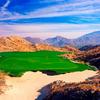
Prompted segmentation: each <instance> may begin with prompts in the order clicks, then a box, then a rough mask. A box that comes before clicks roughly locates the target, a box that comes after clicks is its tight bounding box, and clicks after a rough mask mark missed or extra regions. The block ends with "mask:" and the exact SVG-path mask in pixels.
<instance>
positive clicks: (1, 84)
mask: <svg viewBox="0 0 100 100" xmlns="http://www.w3.org/2000/svg"><path fill="white" fill-rule="evenodd" d="M5 75H6V74H5V73H2V72H0V94H2V93H4V89H5V87H6V82H5Z"/></svg>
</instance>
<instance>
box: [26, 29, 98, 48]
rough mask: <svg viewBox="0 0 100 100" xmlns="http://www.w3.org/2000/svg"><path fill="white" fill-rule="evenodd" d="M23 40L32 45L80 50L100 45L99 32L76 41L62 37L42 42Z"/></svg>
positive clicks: (38, 40) (40, 40) (32, 39)
mask: <svg viewBox="0 0 100 100" xmlns="http://www.w3.org/2000/svg"><path fill="white" fill-rule="evenodd" d="M25 39H26V40H27V41H29V42H31V43H33V44H35V43H39V44H40V43H42V44H43V43H44V44H49V45H53V46H57V47H63V46H66V45H71V46H75V47H78V48H81V47H84V46H89V45H91V46H96V45H100V31H95V32H92V33H88V34H86V35H83V36H81V37H79V38H76V39H67V38H65V37H62V36H56V37H53V38H48V39H45V40H42V39H40V38H32V37H25Z"/></svg>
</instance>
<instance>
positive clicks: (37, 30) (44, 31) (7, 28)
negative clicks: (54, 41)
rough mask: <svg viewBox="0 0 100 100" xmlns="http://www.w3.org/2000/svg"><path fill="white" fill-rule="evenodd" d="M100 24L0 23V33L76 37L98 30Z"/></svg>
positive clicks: (43, 36) (42, 36)
mask: <svg viewBox="0 0 100 100" xmlns="http://www.w3.org/2000/svg"><path fill="white" fill-rule="evenodd" d="M99 29H100V24H80V25H76V24H18V25H0V33H1V34H0V35H22V36H33V37H40V38H47V37H51V36H52V37H53V36H57V35H61V36H65V37H67V38H77V37H79V36H81V35H84V34H87V33H90V32H93V31H99Z"/></svg>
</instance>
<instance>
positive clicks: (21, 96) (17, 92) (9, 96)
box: [0, 70, 97, 100]
mask: <svg viewBox="0 0 100 100" xmlns="http://www.w3.org/2000/svg"><path fill="white" fill-rule="evenodd" d="M96 73H97V72H96V71H90V70H86V71H83V72H73V73H66V74H62V75H55V76H48V75H46V74H43V73H41V72H26V73H25V74H24V75H23V76H22V77H8V76H7V77H6V84H7V85H8V86H9V87H8V88H7V90H6V91H5V94H2V95H0V100H37V97H38V96H39V95H40V92H39V91H40V89H41V88H43V87H45V86H46V85H48V84H50V83H52V82H54V81H57V80H63V81H65V82H82V81H84V80H85V79H87V78H89V77H92V76H94V75H96ZM42 92H43V94H46V93H45V92H46V90H45V89H44V90H43V91H42ZM43 96H44V95H42V96H40V97H39V98H38V100H42V98H43Z"/></svg>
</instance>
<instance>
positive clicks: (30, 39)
mask: <svg viewBox="0 0 100 100" xmlns="http://www.w3.org/2000/svg"><path fill="white" fill-rule="evenodd" d="M25 39H26V40H27V41H29V42H31V43H32V44H37V43H38V44H44V43H45V42H44V41H43V40H42V39H40V38H33V37H25Z"/></svg>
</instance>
